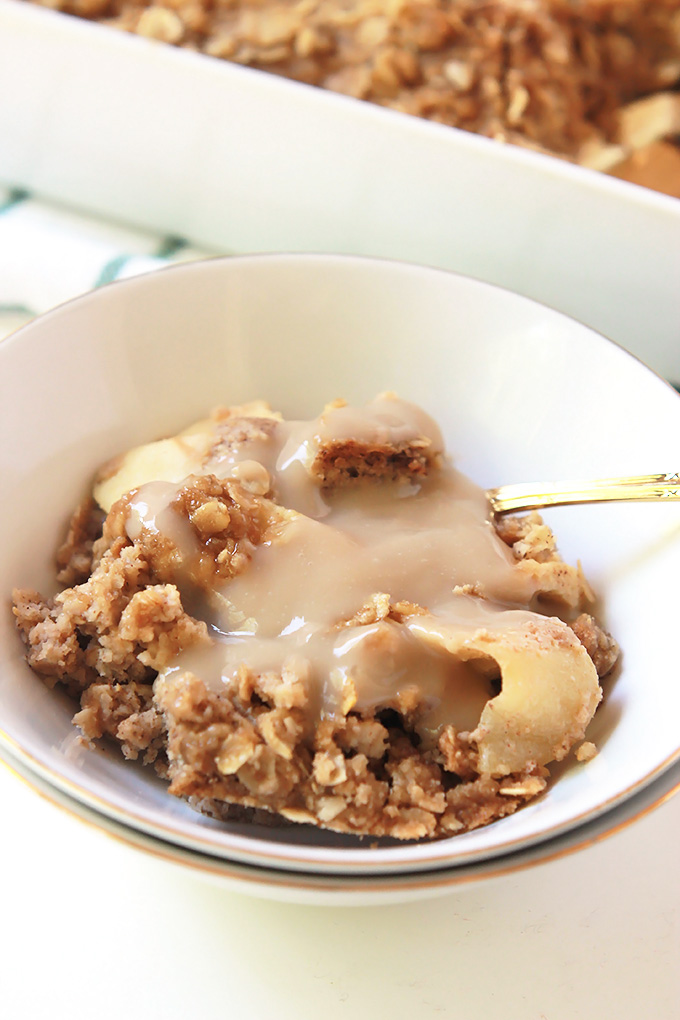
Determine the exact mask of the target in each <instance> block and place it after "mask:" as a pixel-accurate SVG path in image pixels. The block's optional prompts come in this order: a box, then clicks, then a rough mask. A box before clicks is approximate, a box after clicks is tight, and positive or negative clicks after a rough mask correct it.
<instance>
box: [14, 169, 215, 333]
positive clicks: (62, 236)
mask: <svg viewBox="0 0 680 1020" xmlns="http://www.w3.org/2000/svg"><path fill="white" fill-rule="evenodd" d="M214 254H218V253H215V252H205V251H199V250H198V249H196V248H192V247H190V246H189V245H188V244H187V243H186V242H185V241H184V240H183V239H182V238H178V237H159V236H157V235H155V234H150V233H146V232H144V231H137V230H134V229H131V228H128V227H123V226H120V225H118V224H115V223H110V222H106V221H104V220H98V219H96V218H92V217H88V216H85V215H82V214H79V213H77V212H74V211H71V210H68V209H64V208H61V207H59V206H55V205H50V204H49V203H48V202H44V201H42V200H39V199H37V198H35V197H34V196H32V195H30V194H29V193H28V192H26V191H22V190H19V189H11V188H3V187H2V186H0V340H1V339H2V338H3V337H5V336H7V335H8V334H9V333H12V332H13V331H14V330H15V329H18V328H19V326H23V325H24V324H25V323H26V322H29V321H30V320H31V319H32V318H34V317H35V316H36V315H40V314H41V313H42V312H46V311H48V310H49V309H50V308H54V306H55V305H59V304H61V303H62V302H64V301H68V300H70V299H71V298H74V297H77V296H78V295H80V294H84V293H85V292H86V291H89V290H92V289H93V288H94V287H100V286H102V284H105V283H111V282H112V281H113V280H121V279H124V278H126V277H129V276H137V275H139V274H140V273H148V272H150V271H151V270H153V269H158V268H160V267H161V266H164V265H168V264H170V263H173V262H188V261H191V260H193V259H200V258H206V257H208V256H209V255H214Z"/></svg>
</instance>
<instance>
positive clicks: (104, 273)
mask: <svg viewBox="0 0 680 1020" xmlns="http://www.w3.org/2000/svg"><path fill="white" fill-rule="evenodd" d="M132 257H133V256H132V255H116V256H115V258H112V259H109V261H108V262H107V263H106V265H105V266H104V267H103V268H102V270H101V272H100V273H99V276H98V277H97V279H96V280H95V283H94V286H95V287H103V286H104V284H105V283H113V281H114V280H115V279H116V278H117V276H118V274H119V273H120V271H121V269H122V268H123V267H124V266H125V265H127V263H128V262H129V261H130V259H131V258H132Z"/></svg>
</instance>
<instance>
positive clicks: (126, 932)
mask: <svg viewBox="0 0 680 1020" xmlns="http://www.w3.org/2000/svg"><path fill="white" fill-rule="evenodd" d="M0 801H1V802H2V804H3V809H4V817H5V826H4V838H3V842H2V851H1V855H2V856H1V861H2V875H3V878H2V898H1V902H2V928H3V933H4V939H3V943H4V952H3V954H2V957H1V958H0V960H1V962H0V996H1V999H0V1001H1V1002H2V1007H1V1011H2V1015H3V1016H4V1017H7V1018H19V1017H21V1018H31V1020H34V1018H35V1020H42V1018H49V1020H54V1018H61V1017H68V1018H69V1020H80V1018H83V1020H85V1018H88V1020H91V1018H92V1017H97V1018H98V1020H108V1018H111V1020H113V1018H116V1020H118V1018H120V1017H126V1018H132V1020H136V1018H138V1017H139V1018H144V1020H174V1018H182V1020H185V1018H194V1017H195V1018H200V1020H212V1018H213V1017H215V1018H217V1017H229V1018H231V1020H241V1018H247V1020H273V1018H276V1020H308V1018H309V1020H312V1018H314V1020H316V1018H319V1017H322V1018H323V1020H336V1018H345V1017H352V1018H355V1020H368V1018H371V1020H373V1018H376V1020H378V1018H383V1017H385V1018H386V1017H389V1018H390V1020H400V1018H416V1020H421V1018H422V1020H426V1018H430V1017H432V1018H436V1017H444V1016H447V1017H460V1018H465V1020H476V1018H478V1017H483V1018H484V1020H608V1018H616V1020H629V1018H630V1020H638V1018H640V1017H650V1018H653V1020H671V1018H676V1017H677V1016H678V1015H680V969H679V968H678V950H679V949H680V930H679V929H680V883H678V850H677V848H678V844H679V842H680V797H674V798H671V800H669V801H668V802H667V803H665V804H664V805H662V806H661V807H659V808H657V809H656V810H654V811H652V812H651V813H650V814H649V815H647V816H646V817H644V818H642V819H641V820H639V821H638V822H636V823H634V824H633V825H631V826H629V827H628V828H627V829H625V830H623V831H622V832H619V833H617V834H616V835H614V836H611V837H610V838H608V839H606V840H605V841H604V842H602V843H599V844H598V845H596V846H594V847H591V848H589V849H587V850H582V851H580V852H578V853H575V854H573V855H571V856H568V857H565V858H563V859H561V860H558V861H555V862H552V863H549V864H543V865H540V866H538V867H535V868H533V869H530V870H528V871H525V872H521V873H518V874H515V875H512V876H510V877H505V878H492V879H486V880H483V881H481V882H480V883H478V884H476V885H472V886H466V887H462V888H460V889H459V890H458V891H455V892H452V893H448V894H446V895H442V896H441V897H440V898H438V899H433V900H424V901H422V902H415V903H409V904H405V905H394V906H381V907H375V906H373V907H317V906H296V905H290V904H284V903H276V902H268V901H264V900H257V899H251V898H249V897H247V896H245V895H243V896H242V895H239V894H237V893H233V892H227V891H226V890H225V889H223V888H221V887H218V886H215V885H214V884H212V883H211V882H210V881H208V880H207V879H204V878H202V877H199V876H197V875H195V874H193V873H185V872H184V871H183V870H182V869H181V868H180V867H178V866H175V865H171V864H164V863H162V862H159V861H157V860H156V859H152V858H151V857H149V856H147V855H146V854H144V853H142V852H140V851H136V850H133V849H130V848H128V847H126V846H124V845H122V844H120V843H118V842H117V841H115V840H113V839H111V838H110V837H108V836H107V835H105V834H103V833H100V832H99V831H97V830H95V829H93V828H91V827H89V826H86V825H85V824H83V823H82V822H80V821H79V820H77V819H75V818H73V817H71V816H70V815H68V814H66V813H65V812H64V811H62V810H60V809H59V808H57V807H54V806H53V805H52V804H50V803H48V802H47V801H45V800H43V799H42V798H41V797H39V796H38V795H37V794H35V793H34V792H33V791H32V790H30V789H29V788H28V787H27V786H26V785H25V784H24V783H23V782H21V781H20V780H19V779H18V778H17V777H16V776H15V775H14V774H13V773H11V772H10V771H9V770H8V769H6V768H5V767H2V766H0Z"/></svg>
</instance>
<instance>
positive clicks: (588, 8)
mask: <svg viewBox="0 0 680 1020" xmlns="http://www.w3.org/2000/svg"><path fill="white" fill-rule="evenodd" d="M33 2H37V3H40V4H42V5H43V6H46V7H50V8H53V9H58V10H61V11H64V12H66V13H68V14H73V15H76V16H78V17H82V18H89V19H91V20H96V21H99V22H101V23H103V24H105V25H108V26H111V27H114V28H117V29H122V30H123V31H126V32H131V33H136V34H138V35H140V36H143V37H145V38H148V39H154V40H158V41H161V42H163V43H166V44H171V45H174V46H181V47H184V48H187V49H190V50H195V51H198V52H201V53H204V54H207V55H209V56H212V57H217V58H221V59H224V60H228V61H231V62H234V63H237V64H242V65H245V66H248V67H253V68H257V69H260V70H263V71H268V72H271V73H273V74H278V75H282V76H285V77H287V78H292V79H295V80H297V81H300V82H305V83H307V84H311V85H315V86H319V87H321V88H325V89H330V90H332V91H335V92H341V93H344V94H345V95H348V96H353V97H355V98H358V99H362V100H367V101H370V102H373V103H377V104H379V105H381V106H386V107H389V108H391V109H394V110H399V111H402V112H405V113H407V114H412V115H415V116H418V117H422V118H425V119H428V120H432V121H436V122H438V123H441V124H447V125H452V126H455V127H459V128H462V129H464V130H467V131H473V132H476V133H478V134H482V135H486V136H488V137H490V138H495V139H498V140H500V141H506V142H513V143H516V144H520V145H524V146H528V147H531V148H535V149H539V150H543V151H548V152H551V153H554V154H558V155H561V156H563V157H566V158H570V159H576V160H579V159H581V158H584V159H585V158H586V150H587V147H588V145H590V146H591V148H592V146H593V144H594V145H596V146H598V147H599V148H600V149H603V148H606V146H607V144H609V143H616V142H620V141H621V140H622V138H621V133H622V131H624V132H625V124H624V123H623V121H622V116H621V114H622V110H623V109H624V108H625V107H626V104H630V102H631V101H632V100H635V99H637V98H638V97H641V96H647V95H649V94H652V93H659V92H661V91H663V90H668V89H670V88H672V87H673V86H674V85H676V84H677V82H678V79H679V78H680V6H679V4H678V0H360V2H358V3H355V2H351V3H350V2H348V0H271V2H264V0H157V2H154V3H150V2H148V0H33ZM657 140H658V139H657ZM590 158H591V161H592V154H591V157H590ZM620 158H621V159H624V158H625V153H624V154H623V155H621V157H620Z"/></svg>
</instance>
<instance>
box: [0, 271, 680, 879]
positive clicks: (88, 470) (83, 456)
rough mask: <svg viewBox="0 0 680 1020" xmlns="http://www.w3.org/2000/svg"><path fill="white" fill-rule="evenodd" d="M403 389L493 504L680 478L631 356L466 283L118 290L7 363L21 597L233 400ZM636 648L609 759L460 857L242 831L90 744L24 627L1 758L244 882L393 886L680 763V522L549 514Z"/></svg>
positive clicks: (298, 406) (306, 282)
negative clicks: (152, 462) (656, 474)
mask: <svg viewBox="0 0 680 1020" xmlns="http://www.w3.org/2000/svg"><path fill="white" fill-rule="evenodd" d="M383 390H395V391H397V392H398V393H400V394H401V395H402V396H404V397H405V398H407V399H409V400H412V401H414V402H416V403H419V404H421V405H422V406H423V407H424V408H425V409H426V410H427V411H428V412H429V413H430V414H431V415H432V416H433V417H434V418H435V419H437V420H438V421H439V423H440V424H441V426H442V428H443V432H444V436H445V438H446V441H447V444H448V448H449V451H450V453H451V455H452V456H453V458H454V460H455V462H456V464H457V465H458V466H459V467H460V468H461V470H463V471H464V472H466V473H467V474H469V475H470V476H471V477H472V478H473V479H474V480H475V481H476V482H478V483H479V484H481V485H482V486H485V487H489V486H492V485H497V484H501V483H505V482H518V481H534V480H549V479H553V480H558V479H568V478H589V477H590V478H597V477H603V476H604V477H610V476H613V475H625V474H639V473H648V472H650V471H672V470H674V469H678V468H680V462H679V453H680V451H679V449H678V436H679V435H680V397H679V396H678V394H677V393H675V392H674V391H673V390H672V389H671V388H670V387H669V386H668V385H666V384H665V383H664V382H663V381H662V380H661V379H659V378H658V377H657V376H655V375H654V374H653V373H652V372H651V371H649V370H648V369H646V368H645V367H644V366H643V365H642V364H640V363H639V362H638V361H636V360H635V359H634V358H633V357H631V356H630V355H629V354H627V353H625V352H624V351H623V350H621V349H620V348H618V347H617V346H616V345H614V344H612V343H610V342H609V341H607V340H605V339H604V338H603V337H601V336H599V335H598V334H595V333H593V332H592V331H591V330H589V329H587V328H585V327H584V326H582V325H580V324H579V323H577V322H574V321H572V320H570V319H568V318H565V317H564V316H562V315H560V314H558V313H556V312H553V311H551V310H550V309H548V308H545V307H542V306H540V305H537V304H534V303H532V302H531V301H528V300H527V299H524V298H521V297H518V296H516V295H513V294H510V293H508V292H505V291H502V290H500V289H498V288H494V287H491V286H489V285H485V284H482V283H479V282H476V281H474V280H470V279H467V278H463V277H458V276H455V275H452V274H449V273H446V272H442V271H437V270H431V269H425V268H421V267H416V266H410V265H405V264H399V263H390V262H382V261H373V260H368V259H359V258H348V257H340V256H338V257H336V256H311V255H310V256H285V255H283V256H253V257H243V258H233V259H219V260H210V261H207V262H203V263H193V264H189V265H184V266H180V267H175V268H172V269H167V270H163V271H162V272H160V273H156V274H152V275H149V276H145V277H140V278H137V279H133V280H130V281H126V282H124V283H119V284H114V285H112V286H110V287H107V288H103V289H101V290H99V291H96V292H94V293H92V294H89V295H87V296H86V297H84V298H81V299H79V300H76V301H74V302H71V303H70V304H67V305H65V306H63V307H61V308H59V309H57V310H56V311H53V312H51V313H49V314H48V315H46V316H44V317H43V318H41V319H39V320H37V321H35V322H34V323H32V324H31V325H29V326H28V327H26V328H25V329H23V330H21V331H20V332H18V333H17V334H15V335H14V336H13V337H11V338H9V339H8V340H6V341H4V342H3V344H2V346H0V469H1V471H2V478H3V500H2V501H1V503H0V588H1V590H2V591H3V592H5V593H6V597H7V598H9V593H10V591H11V589H12V587H14V586H21V587H33V588H37V589H39V590H41V591H43V592H46V591H51V590H53V589H54V582H53V567H52V557H53V553H54V549H55V547H56V545H57V544H58V541H59V538H60V535H61V533H62V531H63V528H64V525H65V522H66V521H67V519H68V517H69V515H70V512H71V510H72V509H73V507H74V506H75V504H76V503H77V502H78V500H79V499H80V498H81V496H82V495H83V494H84V493H85V492H86V491H87V488H88V485H89V483H90V480H91V478H92V475H93V472H94V471H95V469H96V468H97V466H98V465H100V464H101V463H102V462H104V461H106V460H107V459H109V458H110V457H112V456H113V455H115V454H116V453H118V452H120V451H123V450H125V449H126V448H129V447H130V446H132V445H134V444H137V443H140V442H143V441H147V440H150V439H153V438H158V437H160V436H162V435H164V434H169V433H174V432H176V431H177V430H178V429H179V428H181V427H183V426H184V425H186V424H187V423H188V422H190V421H192V420H194V419H196V418H198V417H200V416H201V415H202V414H203V413H205V411H206V410H208V409H209V408H211V407H212V406H214V405H216V404H225V403H229V402H238V403H241V402H243V401H246V400H250V399H254V398H256V397H263V398H265V399H268V400H269V401H270V402H271V403H272V404H273V405H274V406H276V407H278V408H279V409H280V410H282V411H283V412H284V413H285V414H288V415H292V416H296V417H303V416H313V415H314V414H316V413H318V411H319V409H320V408H321V407H322V406H323V404H325V403H326V402H327V401H328V400H330V399H333V398H334V397H338V396H343V397H346V398H348V399H349V400H351V401H353V402H360V401H363V400H366V399H370V398H371V397H372V396H374V395H375V394H376V393H377V392H379V391H383ZM546 518H547V519H548V521H549V523H550V524H551V525H552V526H553V528H554V530H555V532H556V534H557V538H558V544H559V547H560V550H561V552H562V554H563V556H564V558H565V559H567V560H569V561H572V562H575V561H576V560H577V559H579V560H580V561H581V563H582V564H583V568H584V571H585V573H586V576H587V577H588V579H589V580H590V582H591V583H592V585H593V587H594V588H595V590H596V591H597V593H598V596H599V597H600V599H601V604H602V607H603V609H602V615H603V617H604V619H605V621H606V624H607V626H608V627H609V629H611V631H612V632H613V633H614V635H615V636H616V637H617V638H618V640H619V642H620V644H621V645H622V648H623V657H622V664H621V667H620V669H619V671H618V672H617V674H616V675H615V676H614V677H613V678H612V679H611V680H609V681H607V682H606V696H605V700H604V703H603V705H602V706H601V708H600V709H599V711H598V713H597V715H596V717H595V720H594V722H593V724H592V726H591V729H590V731H589V733H588V737H589V739H591V740H593V741H595V743H596V744H597V746H598V747H599V754H598V755H597V757H596V758H595V759H594V760H593V761H591V762H588V763H586V764H578V763H576V762H575V761H573V760H572V761H571V762H570V763H568V764H567V765H566V767H565V766H564V765H563V766H561V767H560V768H559V769H558V770H556V772H555V777H554V781H553V782H552V783H551V785H550V787H549V789H548V791H547V793H546V794H545V795H544V796H542V797H541V798H540V799H538V800H536V801H535V802H534V803H532V804H530V805H529V806H527V807H525V808H524V809H522V810H521V811H519V812H517V813H516V814H515V815H513V816H511V817H509V818H507V819H503V820H502V821H499V822H496V823H495V824H493V825H490V826H488V827H486V828H482V829H478V830H475V831H473V832H469V833H465V834H464V835H461V836H457V837H454V838H451V839H445V840H440V841H438V842H430V843H422V844H417V845H413V844H399V845H396V846H381V847H379V848H377V849H372V848H371V847H370V845H369V842H368V841H365V842H363V843H362V842H361V841H360V840H357V839H350V838H345V837H341V836H335V835H333V834H331V833H324V832H320V831H317V830H314V829H308V828H305V827H300V828H291V827H276V826H275V827H271V828H257V827H254V826H248V825H236V824H233V825H232V824H218V823H217V822H214V821H212V820H210V819H208V818H204V817H202V816H200V815H197V814H195V813H194V812H193V811H192V810H191V809H190V808H189V807H188V806H187V805H186V804H184V803H183V802H180V801H177V800H175V799H174V798H172V797H170V796H169V795H168V794H167V793H166V790H165V786H164V784H163V783H162V782H160V781H159V780H158V779H157V778H156V777H155V775H154V774H153V772H152V770H151V769H144V768H142V767H138V766H135V765H131V764H130V763H127V762H124V761H123V760H122V759H121V757H120V756H119V754H118V752H117V751H116V750H115V749H101V750H97V751H89V750H87V749H85V748H83V747H81V746H79V745H78V744H77V742H76V734H75V732H74V729H73V727H72V725H71V722H70V720H71V716H72V714H73V705H72V704H71V703H70V702H69V700H68V698H66V697H65V696H64V695H63V693H60V692H59V691H50V690H48V689H47V688H46V687H45V686H44V685H43V683H42V682H41V681H40V680H39V679H38V677H36V676H35V675H34V674H33V673H31V671H30V670H29V669H28V667H27V666H26V664H25V662H24V659H23V648H22V645H21V642H20V641H19V639H18V637H17V635H16V633H15V631H14V628H13V624H12V619H11V614H10V613H9V611H6V612H5V613H3V614H2V616H1V617H0V649H1V651H0V746H2V747H3V749H4V750H5V751H9V752H10V753H11V754H12V755H13V756H14V757H15V758H16V759H17V760H18V761H19V762H20V763H21V764H22V766H23V767H24V768H28V769H30V771H31V773H32V774H33V775H35V776H38V777H40V779H41V780H43V781H45V782H47V783H48V784H50V786H51V787H52V788H54V790H55V791H59V792H60V795H61V794H66V795H68V797H70V798H72V799H74V800H76V801H77V802H78V803H79V804H80V805H81V806H82V807H83V808H87V809H92V810H94V811H96V812H97V813H98V814H99V815H100V816H105V817H106V818H108V819H109V820H110V822H111V824H114V823H115V824H119V825H123V826H125V827H127V830H136V831H137V832H138V833H139V838H140V839H141V838H146V837H152V838H153V839H154V840H162V841H164V843H167V844H173V845H174V846H175V847H176V848H182V851H183V852H186V853H194V852H199V853H201V854H204V855H210V856H211V857H213V858H215V857H216V858H222V859H223V860H224V861H226V862H228V865H229V867H232V866H234V863H237V864H238V865H243V866H250V867H252V866H255V867H258V868H270V869H276V870H277V871H280V870H281V869H283V870H288V871H290V872H301V873H305V874H309V873H316V874H318V875H327V876H333V875H336V876H337V875H342V876H343V877H346V876H348V875H352V876H357V877H358V876H362V875H364V876H377V875H381V876H388V875H396V874H398V873H399V874H404V873H422V872H425V871H428V870H434V869H441V868H449V869H450V868H453V867H468V866H471V865H478V864H480V863H482V862H489V861H490V860H491V859H493V858H497V857H499V856H500V855H508V854H511V853H512V854H514V853H516V852H518V851H520V850H521V851H527V850H528V848H530V847H532V846H534V845H536V844H538V843H540V842H542V841H545V840H548V839H554V838H555V837H559V836H561V835H563V834H564V833H567V832H569V831H570V830H572V829H575V828H576V827H577V826H582V825H583V824H584V823H587V822H588V823H589V822H591V821H592V820H593V819H597V818H599V817H600V816H602V815H603V813H605V812H606V813H607V814H606V815H604V818H603V820H602V822H601V824H602V825H605V826H606V825H608V824H609V820H610V819H611V820H612V824H614V822H613V819H614V818H615V817H616V816H615V815H614V813H613V812H612V808H614V807H616V806H617V805H620V804H622V803H623V802H624V801H625V800H626V799H627V798H630V797H632V796H634V795H635V794H637V793H639V791H641V790H643V789H644V787H645V786H646V785H647V784H649V783H651V782H653V781H654V780H656V779H658V777H660V776H661V775H662V774H663V773H664V771H665V770H666V769H668V768H669V767H670V766H671V765H672V764H673V762H675V761H676V760H677V759H678V758H679V757H680V737H679V734H678V727H677V719H678V717H679V716H680V684H678V682H677V679H678V666H677V661H676V660H677V656H675V655H674V651H673V649H674V638H675V631H676V628H677V610H678V599H677V578H678V576H680V504H677V503H676V504H672V503H666V504H644V505H640V504H638V505H633V504H630V505H613V506H598V507H588V506H585V507H580V508H564V509H559V510H554V511H552V512H550V513H548V514H546Z"/></svg>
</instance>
